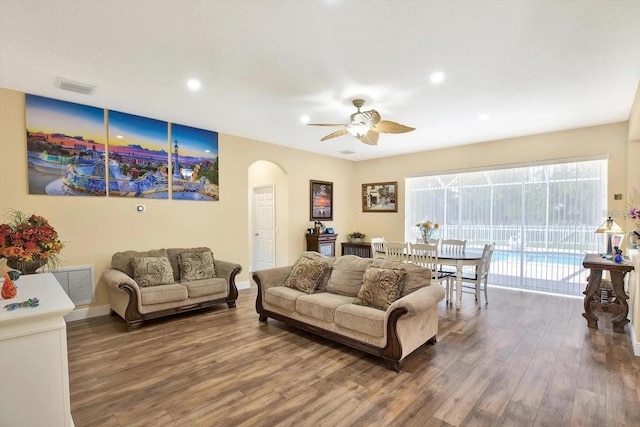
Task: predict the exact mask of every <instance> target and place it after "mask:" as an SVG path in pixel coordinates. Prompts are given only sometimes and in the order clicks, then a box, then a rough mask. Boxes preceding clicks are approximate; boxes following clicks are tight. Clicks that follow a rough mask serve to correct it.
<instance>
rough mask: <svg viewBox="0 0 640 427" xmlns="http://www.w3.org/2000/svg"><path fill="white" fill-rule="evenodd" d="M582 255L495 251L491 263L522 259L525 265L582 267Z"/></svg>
mask: <svg viewBox="0 0 640 427" xmlns="http://www.w3.org/2000/svg"><path fill="white" fill-rule="evenodd" d="M584 255H585V254H582V253H565V252H524V253H521V252H516V251H502V250H497V249H496V250H495V251H494V252H493V257H492V258H491V261H492V262H493V261H511V262H520V259H521V257H523V260H524V262H525V263H544V264H566V265H572V266H577V265H582V261H583V260H584Z"/></svg>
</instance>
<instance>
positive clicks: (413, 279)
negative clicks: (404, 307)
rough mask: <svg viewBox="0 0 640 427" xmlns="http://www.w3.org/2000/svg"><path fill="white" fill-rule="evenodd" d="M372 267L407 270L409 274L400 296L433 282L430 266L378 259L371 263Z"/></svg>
mask: <svg viewBox="0 0 640 427" xmlns="http://www.w3.org/2000/svg"><path fill="white" fill-rule="evenodd" d="M371 267H380V268H402V269H404V270H406V272H407V275H406V276H404V283H403V284H402V292H400V298H402V297H403V296H405V295H409V294H410V293H411V292H414V291H417V290H418V289H420V288H424V287H425V286H429V285H430V284H431V270H429V269H428V268H424V267H420V266H419V265H415V264H411V263H406V262H402V261H390V260H386V259H376V260H375V261H373V262H372V263H371Z"/></svg>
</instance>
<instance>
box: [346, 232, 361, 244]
mask: <svg viewBox="0 0 640 427" xmlns="http://www.w3.org/2000/svg"><path fill="white" fill-rule="evenodd" d="M347 236H349V240H351V241H352V242H353V243H361V242H363V241H364V238H365V234H364V233H361V232H359V231H354V232H353V233H349V234H348V235H347Z"/></svg>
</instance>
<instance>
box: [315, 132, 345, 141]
mask: <svg viewBox="0 0 640 427" xmlns="http://www.w3.org/2000/svg"><path fill="white" fill-rule="evenodd" d="M346 134H347V130H346V129H340V130H337V131H335V132H333V133H330V134H329V135H327V136H325V137H324V138H322V139H321V140H320V141H326V140H327V139H331V138H337V137H339V136H342V135H346Z"/></svg>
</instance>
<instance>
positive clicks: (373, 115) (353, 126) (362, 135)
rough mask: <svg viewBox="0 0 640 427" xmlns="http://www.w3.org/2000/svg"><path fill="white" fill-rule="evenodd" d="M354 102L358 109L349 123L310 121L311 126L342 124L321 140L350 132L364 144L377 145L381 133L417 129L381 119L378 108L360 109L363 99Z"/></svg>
mask: <svg viewBox="0 0 640 427" xmlns="http://www.w3.org/2000/svg"><path fill="white" fill-rule="evenodd" d="M352 102H353V105H354V106H355V107H356V108H357V109H358V111H356V112H355V113H353V114H352V115H351V117H350V120H349V123H347V124H340V123H338V124H329V123H309V126H342V129H340V130H337V131H335V132H332V133H330V134H329V135H326V136H325V137H323V138H322V139H321V140H320V141H326V140H328V139H331V138H336V137H339V136H342V135H346V134H349V135H352V136H353V137H355V138H357V139H359V140H360V142H362V143H364V144H368V145H377V144H378V136H379V134H380V133H405V132H411V131H412V130H415V128H412V127H409V126H405V125H401V124H400V123H396V122H392V121H389V120H381V117H380V113H378V112H377V111H376V110H368V111H360V107H362V106H363V105H364V100H363V99H354V100H353V101H352Z"/></svg>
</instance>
